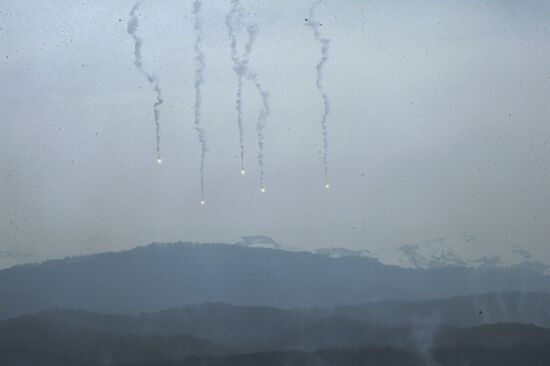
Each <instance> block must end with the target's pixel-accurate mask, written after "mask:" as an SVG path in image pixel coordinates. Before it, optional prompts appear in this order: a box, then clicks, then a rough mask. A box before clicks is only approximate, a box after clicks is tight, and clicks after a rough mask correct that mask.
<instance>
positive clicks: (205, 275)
mask: <svg viewBox="0 0 550 366" xmlns="http://www.w3.org/2000/svg"><path fill="white" fill-rule="evenodd" d="M499 291H534V292H550V281H549V280H548V276H546V275H544V274H543V273H541V272H539V271H533V270H531V269H529V268H522V269H519V268H516V267H512V268H510V269H508V268H493V267H489V268H480V269H475V268H467V267H456V266H447V267H437V268H430V269H409V268H402V267H397V266H390V265H385V264H382V263H380V262H378V261H377V260H375V259H372V258H369V257H353V256H352V257H340V258H331V257H328V256H325V255H319V254H313V253H308V252H289V251H284V250H275V249H267V248H251V247H246V246H242V245H229V244H207V245H196V244H192V243H187V244H186V243H176V244H152V245H148V246H145V247H138V248H135V249H132V250H129V251H123V252H118V253H103V254H96V255H91V256H84V257H74V258H65V259H61V260H53V261H47V262H44V263H42V264H30V265H23V266H16V267H12V268H9V269H5V270H2V271H0V292H1V293H2V294H3V296H2V298H1V299H0V318H6V317H11V316H15V315H19V314H25V313H30V312H36V311H41V310H47V309H52V308H82V309H87V310H91V311H100V312H113V313H129V314H132V313H139V312H144V311H145V312H147V311H158V310H162V309H167V308H172V307H177V306H181V305H183V304H191V303H203V302H212V301H215V302H228V303H232V304H239V305H266V306H275V307H282V308H297V307H313V306H335V305H350V304H359V303H362V302H365V301H375V300H385V299H391V300H394V299H403V300H419V299H431V298H442V297H449V296H457V295H468V294H474V293H480V292H499Z"/></svg>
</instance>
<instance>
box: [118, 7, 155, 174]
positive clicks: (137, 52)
mask: <svg viewBox="0 0 550 366" xmlns="http://www.w3.org/2000/svg"><path fill="white" fill-rule="evenodd" d="M140 5H141V1H137V2H136V3H135V5H134V7H133V8H132V10H131V11H130V16H131V18H130V20H129V21H128V28H127V31H128V33H129V34H130V35H131V36H132V38H133V39H134V57H135V60H134V65H136V68H137V69H138V71H139V72H140V73H142V74H143V75H145V77H146V78H147V81H149V83H150V84H151V85H152V86H153V88H154V90H155V93H156V96H157V97H156V100H155V103H154V104H153V111H154V118H155V132H156V138H157V161H158V162H159V163H161V162H162V159H161V157H160V110H159V107H160V105H161V104H162V103H163V100H162V92H161V90H160V86H159V80H158V77H157V76H156V75H155V74H152V73H150V72H147V71H146V70H145V68H144V67H143V62H142V60H141V47H142V45H143V39H141V37H140V36H138V34H137V33H136V31H137V29H138V26H139V22H138V17H137V14H136V13H137V11H138V9H139V7H140Z"/></svg>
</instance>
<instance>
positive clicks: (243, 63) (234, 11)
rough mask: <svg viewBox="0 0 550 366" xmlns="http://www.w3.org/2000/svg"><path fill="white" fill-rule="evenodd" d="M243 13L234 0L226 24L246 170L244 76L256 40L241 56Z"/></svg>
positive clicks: (241, 150) (249, 44)
mask: <svg viewBox="0 0 550 366" xmlns="http://www.w3.org/2000/svg"><path fill="white" fill-rule="evenodd" d="M243 13H244V9H243V8H242V7H241V5H240V3H239V0H232V1H231V9H230V10H229V13H227V15H226V17H225V24H226V25H227V33H228V36H229V38H230V39H231V60H232V61H233V71H234V72H235V74H236V75H237V90H236V100H235V109H236V111H237V127H238V131H239V147H240V158H241V172H242V171H244V170H245V168H244V155H245V144H244V127H243V111H242V104H243V102H242V94H243V77H244V76H245V75H246V73H247V68H248V60H249V57H250V52H251V51H252V43H253V42H254V39H253V37H251V38H250V39H249V41H248V43H247V44H246V46H245V49H244V52H243V54H242V55H240V56H239V52H238V45H237V32H238V29H239V26H240V21H241V17H242V14H243Z"/></svg>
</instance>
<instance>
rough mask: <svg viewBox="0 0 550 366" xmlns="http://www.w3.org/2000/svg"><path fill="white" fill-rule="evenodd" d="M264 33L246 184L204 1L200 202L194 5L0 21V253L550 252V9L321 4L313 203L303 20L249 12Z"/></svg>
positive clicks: (33, 14)
mask: <svg viewBox="0 0 550 366" xmlns="http://www.w3.org/2000/svg"><path fill="white" fill-rule="evenodd" d="M242 4H243V6H245V8H246V9H248V10H249V12H247V14H246V19H247V21H250V22H255V23H257V24H258V26H259V31H260V33H259V37H258V40H257V44H256V48H255V50H254V51H253V53H252V56H251V67H252V68H253V69H254V70H256V71H257V72H258V76H259V80H261V82H262V83H263V84H264V86H265V88H266V89H268V90H269V91H270V93H271V102H272V114H271V116H270V118H269V120H268V125H267V127H266V129H265V136H266V139H265V146H266V147H265V182H266V187H267V192H266V193H264V194H262V193H260V191H259V178H258V169H257V163H256V154H257V139H256V129H255V124H256V117H257V115H258V112H259V109H260V100H259V98H258V96H257V94H256V92H255V90H254V88H253V86H252V85H250V84H246V86H245V90H244V97H245V99H244V106H243V107H244V112H245V121H244V123H245V143H246V147H247V156H246V164H247V166H248V174H247V175H246V176H245V177H242V176H241V175H240V172H239V170H240V163H239V144H238V130H237V124H236V115H235V111H234V99H235V88H236V77H235V74H234V73H233V71H232V68H231V66H232V65H231V59H230V45H229V38H228V36H227V29H226V26H225V15H226V12H227V11H228V10H229V7H230V2H229V0H227V1H204V9H203V16H204V20H205V21H204V31H205V32H204V52H205V55H206V69H205V84H204V90H203V97H204V99H203V102H204V127H205V129H206V138H207V143H208V147H209V151H208V154H207V157H206V167H205V169H206V170H205V179H206V201H207V202H206V205H205V206H201V205H200V204H199V201H200V187H199V156H200V145H199V143H198V139H197V135H196V132H195V130H194V129H193V103H194V94H193V72H194V63H193V56H194V55H193V39H194V34H193V17H192V16H191V10H192V1H191V0H185V1H175V0H174V1H172V0H166V1H160V0H158V1H153V0H149V1H147V0H145V1H144V2H143V4H142V7H141V10H140V11H139V14H140V28H139V30H138V33H139V34H140V36H141V37H142V38H143V40H144V44H143V50H142V51H143V58H144V65H145V67H146V68H147V69H148V70H151V71H153V72H154V73H156V74H157V75H158V76H159V80H160V85H161V87H162V89H163V94H164V101H165V103H164V105H162V106H161V135H162V137H161V139H162V141H161V149H162V155H163V160H164V163H163V164H162V165H160V166H159V165H158V164H156V162H155V159H156V156H155V135H154V122H153V114H152V113H153V111H152V103H153V102H154V98H155V95H154V92H153V90H152V89H151V86H150V85H149V84H148V83H147V80H146V79H145V78H144V77H143V75H142V74H140V73H139V72H138V71H137V70H136V68H135V67H134V64H133V61H134V58H133V51H134V44H133V40H132V38H131V37H130V36H129V35H128V33H127V32H126V25H127V22H128V19H129V15H128V13H129V11H130V9H131V7H132V5H133V2H132V1H110V0H102V1H73V0H59V1H53V0H52V1H31V0H2V2H1V3H0V11H1V13H0V113H1V119H0V149H1V150H0V151H1V154H2V158H1V159H0V169H1V173H2V176H1V181H0V201H1V203H0V249H9V250H18V251H22V252H29V253H36V254H41V255H48V256H59V255H67V254H79V253H88V252H95V251H100V250H118V249H123V248H129V247H133V246H136V245H141V244H146V243H149V242H153V241H157V242H163V241H178V240H194V241H224V242H234V241H237V240H238V239H239V237H240V235H248V234H265V235H269V236H272V237H273V238H274V239H276V240H278V241H280V242H281V243H284V244H287V245H293V246H296V247H301V248H316V247H326V246H333V245H338V246H347V247H349V248H366V247H369V248H383V247H387V246H393V245H396V244H402V243H407V242H420V241H424V240H429V239H432V238H436V237H451V236H457V235H463V234H472V235H477V236H480V237H482V238H486V239H488V240H494V241H501V242H513V243H518V244H520V245H522V246H525V247H526V248H538V249H543V250H548V249H547V248H548V247H549V246H550V242H549V241H550V240H549V238H550V225H549V223H550V1H495V0H493V1H383V0H379V1H368V2H367V1H359V0H349V1H336V0H326V1H325V3H324V5H322V6H320V7H319V9H318V19H319V20H320V21H321V22H322V23H323V26H322V29H321V31H322V32H323V34H324V35H325V36H327V37H329V38H331V49H330V60H329V62H328V63H327V64H326V67H325V87H326V90H327V92H328V94H329V96H330V98H331V103H332V112H331V114H330V116H329V140H330V151H329V164H330V172H329V174H330V181H331V188H330V189H328V190H326V189H325V188H324V186H323V184H324V182H323V168H322V159H321V152H320V150H321V147H322V139H321V128H320V123H319V120H320V117H321V113H322V105H321V99H320V97H319V94H318V92H317V90H316V88H315V65H316V64H317V62H318V61H319V57H320V49H319V44H318V43H316V42H315V40H314V38H313V35H312V32H311V29H310V28H308V27H306V26H305V25H304V18H306V17H307V16H308V13H309V7H310V5H311V2H310V1H299V2H297V1H290V0H285V1H244V0H243V1H242Z"/></svg>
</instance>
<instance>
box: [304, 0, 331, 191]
mask: <svg viewBox="0 0 550 366" xmlns="http://www.w3.org/2000/svg"><path fill="white" fill-rule="evenodd" d="M322 2H323V0H318V1H316V2H315V3H314V4H313V5H312V6H311V9H310V11H309V20H308V22H307V26H308V27H311V29H312V30H313V35H314V36H315V40H316V41H317V42H319V43H320V44H321V60H319V63H318V64H317V66H316V69H317V89H318V90H319V93H320V94H321V98H322V99H323V108H324V110H323V116H322V117H321V127H322V129H323V166H324V169H325V187H326V188H329V183H328V147H329V144H328V128H327V118H328V115H329V113H330V100H329V97H328V95H327V93H326V92H325V89H324V86H323V67H324V66H325V63H326V62H327V61H328V59H329V55H328V52H329V48H330V39H328V38H323V37H322V35H321V31H320V29H319V28H320V26H321V24H320V23H319V22H318V21H317V20H315V8H316V7H317V6H318V5H319V4H321V3H322Z"/></svg>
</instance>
